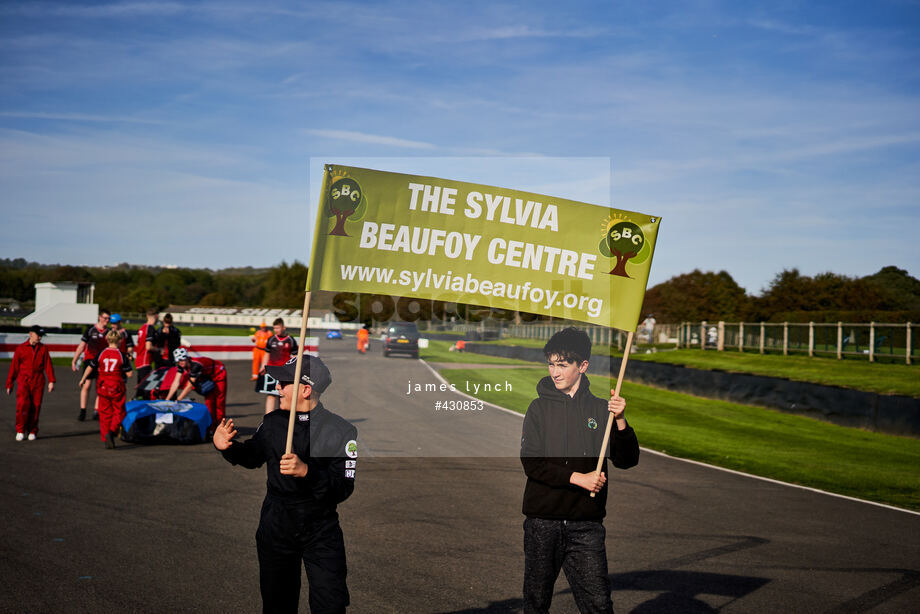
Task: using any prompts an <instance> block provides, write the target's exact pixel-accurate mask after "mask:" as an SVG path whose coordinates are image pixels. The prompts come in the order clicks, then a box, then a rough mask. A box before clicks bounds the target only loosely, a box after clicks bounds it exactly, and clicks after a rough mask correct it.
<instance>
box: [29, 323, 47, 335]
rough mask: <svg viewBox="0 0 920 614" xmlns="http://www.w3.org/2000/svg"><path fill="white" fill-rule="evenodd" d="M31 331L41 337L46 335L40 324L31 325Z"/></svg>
mask: <svg viewBox="0 0 920 614" xmlns="http://www.w3.org/2000/svg"><path fill="white" fill-rule="evenodd" d="M29 332H30V333H35V334H36V335H38V336H39V337H44V336H45V329H44V328H42V327H41V326H39V325H38V324H34V325H32V326H30V327H29Z"/></svg>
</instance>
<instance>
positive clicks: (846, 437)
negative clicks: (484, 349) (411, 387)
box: [441, 369, 920, 510]
mask: <svg viewBox="0 0 920 614" xmlns="http://www.w3.org/2000/svg"><path fill="white" fill-rule="evenodd" d="M441 374H442V375H443V376H444V377H445V378H446V379H447V380H448V381H450V382H452V383H454V384H456V385H457V387H458V388H459V389H460V390H466V389H467V387H466V382H470V387H471V388H472V384H473V383H479V384H480V386H481V387H482V388H483V389H484V388H485V387H484V386H483V385H484V384H492V388H495V387H496V386H495V384H498V383H501V384H503V386H502V388H508V387H510V392H508V391H505V390H503V391H501V392H494V391H492V392H481V393H480V394H479V395H478V397H479V398H481V399H483V400H484V401H488V402H490V403H495V404H496V405H500V406H502V407H507V408H510V409H514V410H517V411H521V412H523V411H525V410H526V408H527V406H528V404H529V403H530V400H531V399H533V398H534V397H535V396H536V391H535V386H536V382H537V381H538V379H539V377H542V375H543V373H539V374H537V373H535V371H534V370H533V369H501V370H498V369H495V370H491V371H490V370H488V369H485V370H483V369H444V370H442V371H441ZM591 382H592V390H593V392H594V393H595V394H597V395H598V396H603V395H604V394H606V393H607V391H609V389H610V388H611V387H613V385H614V383H615V382H614V381H613V380H611V379H609V378H602V377H598V376H592V377H591ZM505 384H507V386H506V385H505ZM622 395H623V396H624V398H626V399H627V400H628V406H627V415H628V417H629V422H630V424H631V425H632V426H633V427H634V428H635V429H636V433H637V434H638V436H639V442H640V444H641V445H643V446H645V447H648V448H651V449H653V450H659V451H661V452H666V453H667V454H671V455H673V456H679V457H682V458H689V459H693V460H698V461H702V462H705V463H709V464H712V465H718V466H720V467H726V468H729V469H735V470H738V471H743V472H745V473H752V474H755V475H760V476H764V477H769V478H773V479H776V480H781V481H783V482H790V483H793V484H801V485H803V486H810V487H813V488H819V489H821V490H826V491H829V492H835V493H839V494H843V495H848V496H851V497H857V498H859V499H867V500H870V501H877V502H880V503H887V504H889V505H895V506H899V507H903V508H907V509H912V510H920V471H918V470H917V467H918V466H920V440H917V439H911V438H907V437H897V436H894V435H883V434H879V433H871V432H867V431H862V430H859V429H854V428H846V427H841V426H837V425H834V424H828V423H824V422H820V421H818V420H813V419H811V418H805V417H802V416H796V415H792V414H784V413H782V412H778V411H772V410H769V409H761V408H757V407H751V406H747V405H738V404H735V403H728V402H725V401H713V400H708V399H702V398H698V397H693V396H690V395H686V394H680V393H676V392H670V391H667V390H659V389H656V388H650V387H648V386H641V385H639V384H632V383H629V382H625V383H624V384H623V390H622Z"/></svg>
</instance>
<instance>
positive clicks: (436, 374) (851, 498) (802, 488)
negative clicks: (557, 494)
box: [419, 359, 920, 516]
mask: <svg viewBox="0 0 920 614" xmlns="http://www.w3.org/2000/svg"><path fill="white" fill-rule="evenodd" d="M419 362H421V363H422V364H423V365H425V366H426V367H428V369H429V370H430V371H431V372H432V373H434V376H435V377H436V378H438V380H439V381H440V382H441V383H442V384H447V385H448V386H449V385H450V382H448V381H447V380H446V379H444V378H443V377H442V376H441V374H440V373H438V372H437V371H436V370H435V368H434V367H432V366H431V365H429V364H428V363H427V362H425V361H424V360H422V359H419ZM455 394H459V395H460V396H463V397H466V398H468V399H471V400H474V401H480V402H481V403H483V404H485V405H488V406H489V407H492V408H494V409H498V410H500V411H503V412H505V413H509V414H512V415H515V416H517V417H518V418H523V417H524V414H522V413H520V412H517V411H513V410H510V409H508V408H506V407H501V406H500V405H495V404H494V403H489V402H488V401H483V400H482V399H479V398H476V397H474V396H472V395H469V394H466V393H465V392H460V391H459V390H456V391H455ZM640 449H641V450H642V451H643V452H647V453H649V454H655V455H657V456H664V457H665V458H670V459H672V460H676V461H681V462H683V463H690V464H691V465H699V466H700V467H708V468H709V469H715V470H717V471H724V472H726V473H733V474H735V475H740V476H744V477H746V478H753V479H755V480H761V481H764V482H770V483H771V484H779V485H780V486H788V487H789V488H798V489H800V490H808V491H811V492H815V493H819V494H822V495H827V496H829V497H837V498H838V499H846V500H847V501H855V502H857V503H865V504H867V505H874V506H876V507H883V508H885V509H888V510H894V511H896V512H904V513H905V514H913V515H914V516H920V512H915V511H913V510H908V509H904V508H903V507H895V506H894V505H887V504H885V503H877V502H875V501H867V500H866V499H857V498H856V497H848V496H847V495H841V494H838V493H835V492H828V491H826V490H821V489H819V488H811V487H809V486H802V485H801V484H790V483H789V482H783V481H780V480H774V479H773V478H765V477H763V476H761V475H754V474H753V473H744V472H743V471H735V470H734V469H726V468H725V467H719V466H717V465H710V464H709V463H701V462H700V461H695V460H690V459H689V458H680V457H679V456H671V455H670V454H665V453H664V452H659V451H658V450H651V449H649V448H643V447H641V446H640Z"/></svg>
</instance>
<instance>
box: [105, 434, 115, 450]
mask: <svg viewBox="0 0 920 614" xmlns="http://www.w3.org/2000/svg"><path fill="white" fill-rule="evenodd" d="M105 449H106V450H114V449H115V433H109V434H108V435H106V436H105Z"/></svg>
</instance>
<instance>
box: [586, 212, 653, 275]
mask: <svg viewBox="0 0 920 614" xmlns="http://www.w3.org/2000/svg"><path fill="white" fill-rule="evenodd" d="M597 248H598V251H600V253H601V254H602V255H604V256H606V257H607V258H616V264H615V265H614V267H613V269H611V270H610V275H618V276H619V277H629V274H628V273H627V272H626V263H627V262H629V261H630V260H631V261H632V262H633V264H639V263H642V262H645V261H646V259H648V255H649V253H650V252H651V249H650V248H649V247H648V246H647V245H646V242H645V234H644V233H643V232H642V229H641V228H640V227H639V225H638V224H634V223H633V222H627V221H619V222H617V221H616V220H610V221H609V222H608V223H607V230H606V233H605V235H604V238H603V239H601V242H600V244H599V245H598V246H597Z"/></svg>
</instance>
